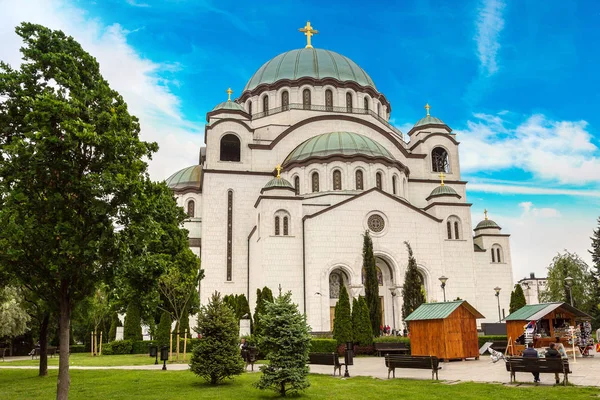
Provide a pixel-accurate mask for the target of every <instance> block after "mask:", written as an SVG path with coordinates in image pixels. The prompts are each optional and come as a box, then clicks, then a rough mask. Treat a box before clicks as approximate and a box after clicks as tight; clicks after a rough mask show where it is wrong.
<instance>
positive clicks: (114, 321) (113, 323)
mask: <svg viewBox="0 0 600 400" xmlns="http://www.w3.org/2000/svg"><path fill="white" fill-rule="evenodd" d="M122 325H123V324H122V323H121V320H120V319H119V314H118V313H117V312H116V311H115V312H114V313H112V316H111V320H110V329H109V331H108V341H109V342H112V341H113V340H115V339H116V338H117V327H119V326H122Z"/></svg>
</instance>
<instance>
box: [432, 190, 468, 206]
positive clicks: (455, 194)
mask: <svg viewBox="0 0 600 400" xmlns="http://www.w3.org/2000/svg"><path fill="white" fill-rule="evenodd" d="M436 197H456V198H457V199H462V196H461V195H460V194H458V193H453V194H449V193H440V194H434V195H429V197H427V198H426V199H425V200H426V201H429V199H434V198H436ZM452 204H455V203H452Z"/></svg>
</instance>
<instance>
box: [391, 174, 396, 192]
mask: <svg viewBox="0 0 600 400" xmlns="http://www.w3.org/2000/svg"><path fill="white" fill-rule="evenodd" d="M392 193H393V194H397V193H396V175H394V176H392Z"/></svg>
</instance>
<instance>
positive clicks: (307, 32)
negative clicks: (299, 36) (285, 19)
mask: <svg viewBox="0 0 600 400" xmlns="http://www.w3.org/2000/svg"><path fill="white" fill-rule="evenodd" d="M298 30H299V31H300V32H304V34H305V35H306V48H307V49H312V48H313V47H312V45H311V44H310V37H311V36H312V35H316V34H317V33H319V31H318V30H316V29H313V27H312V26H310V21H306V26H305V27H304V28H300V29H298Z"/></svg>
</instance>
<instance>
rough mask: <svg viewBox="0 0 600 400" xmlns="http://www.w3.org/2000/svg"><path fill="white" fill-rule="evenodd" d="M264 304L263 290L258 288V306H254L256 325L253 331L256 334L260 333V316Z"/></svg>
mask: <svg viewBox="0 0 600 400" xmlns="http://www.w3.org/2000/svg"><path fill="white" fill-rule="evenodd" d="M262 307H263V305H262V290H260V289H256V306H255V307H254V327H253V329H252V333H253V334H255V335H260V334H259V332H260V330H261V325H260V317H261V315H260V314H261V311H262V310H263V308H262Z"/></svg>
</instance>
